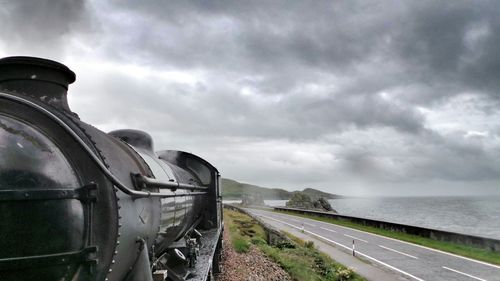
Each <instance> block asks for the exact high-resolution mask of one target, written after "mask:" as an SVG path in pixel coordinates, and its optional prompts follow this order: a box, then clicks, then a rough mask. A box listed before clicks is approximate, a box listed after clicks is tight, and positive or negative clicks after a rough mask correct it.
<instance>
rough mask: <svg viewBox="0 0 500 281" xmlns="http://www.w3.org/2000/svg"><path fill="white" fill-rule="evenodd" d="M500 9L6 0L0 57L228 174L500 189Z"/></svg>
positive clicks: (103, 121) (303, 182)
mask: <svg viewBox="0 0 500 281" xmlns="http://www.w3.org/2000/svg"><path fill="white" fill-rule="evenodd" d="M499 13H500V2H498V1H400V0H397V1H351V0H349V1H267V0H266V1H178V2H175V3H174V2H173V1H153V0H150V1H118V0H116V1H97V0H94V1H87V2H84V1H66V0H57V1H48V0H43V1H42V0H33V1H25V0H20V1H11V0H0V23H1V24H0V56H1V57H4V56H13V55H28V56H40V57H44V58H50V59H54V60H57V61H60V62H63V63H65V64H66V65H68V66H69V67H70V68H71V69H72V70H73V71H75V72H76V74H77V81H76V82H75V84H73V85H71V87H70V93H69V96H68V99H69V103H70V107H71V108H72V110H73V111H75V112H76V113H78V114H79V115H80V117H81V119H82V120H83V121H85V122H87V123H90V124H93V125H95V126H96V127H98V128H100V129H102V130H104V131H110V130H114V129H120V128H134V129H141V130H144V131H147V132H149V133H150V134H151V135H152V136H153V137H154V139H155V145H156V149H157V150H162V149H177V150H185V151H189V152H192V153H195V154H198V155H200V156H202V157H204V158H205V159H207V160H208V161H210V162H212V163H213V164H214V165H215V166H216V167H218V169H219V170H220V172H221V174H222V176H223V177H227V178H231V179H235V180H238V181H242V182H248V183H253V184H258V185H263V186H268V187H281V188H285V189H289V190H293V189H302V188H305V187H312V188H317V189H321V190H324V191H328V192H332V193H339V194H346V195H383V196H394V195H489V194H496V195H500V185H499V183H500V104H499V102H500V47H499V46H500V32H499V30H500V17H499V16H498V15H499Z"/></svg>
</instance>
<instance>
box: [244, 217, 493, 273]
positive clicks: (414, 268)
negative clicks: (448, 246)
mask: <svg viewBox="0 0 500 281" xmlns="http://www.w3.org/2000/svg"><path fill="white" fill-rule="evenodd" d="M246 210H247V211H249V212H250V213H252V214H254V215H256V216H258V217H260V218H261V219H262V220H264V221H265V222H267V223H269V224H271V225H273V226H275V227H276V228H278V229H280V228H284V227H293V228H295V229H297V230H302V229H303V231H304V233H306V234H308V235H309V236H311V237H315V238H318V239H320V240H322V241H325V242H327V243H329V244H333V245H335V247H336V248H339V249H342V250H343V251H344V252H346V253H347V252H348V253H352V246H353V241H354V246H355V254H356V256H357V257H360V258H362V259H365V260H369V261H370V262H371V263H374V264H379V265H380V266H382V267H385V268H387V269H389V270H391V271H393V272H395V273H397V274H398V275H403V276H405V277H406V278H407V279H409V280H419V281H434V280H435V281H441V280H452V281H455V280H456V281H471V280H479V281H500V266H497V265H492V264H488V263H485V262H481V261H476V260H473V259H469V258H465V257H461V256H457V255H453V254H449V253H445V252H441V251H439V250H434V249H430V248H427V247H423V246H419V245H415V244H411V243H407V242H403V241H399V240H395V239H392V238H387V237H383V236H379V235H376V234H371V233H368V232H364V231H360V230H356V229H352V228H347V227H343V226H338V225H335V224H330V223H324V222H319V221H315V220H311V219H306V218H302V217H298V216H291V215H286V214H278V213H274V212H269V211H264V210H257V209H246Z"/></svg>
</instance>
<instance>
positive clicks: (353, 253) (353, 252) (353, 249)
mask: <svg viewBox="0 0 500 281" xmlns="http://www.w3.org/2000/svg"><path fill="white" fill-rule="evenodd" d="M352 256H353V257H355V256H356V247H355V246H354V240H352Z"/></svg>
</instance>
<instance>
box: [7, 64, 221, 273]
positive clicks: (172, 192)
mask: <svg viewBox="0 0 500 281" xmlns="http://www.w3.org/2000/svg"><path fill="white" fill-rule="evenodd" d="M74 81H75V74H74V73H73V72H72V71H71V70H70V69H69V68H68V67H66V66H65V65H62V64H60V63H58V62H55V61H51V60H46V59H41V58H33V57H8V58H3V59H0V280H4V281H5V280H50V281H52V280H53V281H62V280H68V281H69V280H72V281H73V280H74V281H79V280H109V281H150V280H155V281H156V280H174V281H180V280H210V279H212V278H213V277H212V273H214V272H216V271H217V270H218V267H219V264H218V262H219V257H220V251H221V244H222V230H223V222H222V199H221V190H220V186H219V177H220V176H219V172H218V171H217V169H216V168H215V167H214V166H212V165H211V164H210V163H208V162H207V161H205V160H203V159H202V158H200V157H198V156H196V155H194V154H190V153H187V152H181V151H172V150H164V151H157V152H155V151H154V146H153V141H152V139H151V137H150V136H149V135H148V134H147V133H144V132H142V131H137V130H118V131H113V132H110V133H104V132H102V131H100V130H98V129H96V128H94V127H92V126H91V125H89V124H86V123H84V122H82V121H80V119H79V118H78V115H76V114H75V113H73V112H72V111H71V110H70V108H69V106H68V103H67V89H68V85H69V84H71V83H72V82H74Z"/></svg>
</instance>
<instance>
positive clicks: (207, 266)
mask: <svg viewBox="0 0 500 281" xmlns="http://www.w3.org/2000/svg"><path fill="white" fill-rule="evenodd" d="M200 233H201V235H202V236H201V237H200V245H199V247H200V248H199V255H198V256H197V262H196V263H195V264H194V265H192V267H189V268H188V269H187V274H186V275H185V277H184V276H183V277H181V276H176V274H175V272H174V270H167V279H166V280H174V281H177V280H186V281H205V280H213V277H212V274H213V273H216V272H218V268H215V267H218V265H219V262H218V259H219V257H218V255H219V254H220V249H218V246H220V245H219V241H220V239H221V238H222V231H221V229H211V230H205V231H200ZM159 271H160V270H159ZM214 271H215V272H214Z"/></svg>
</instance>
